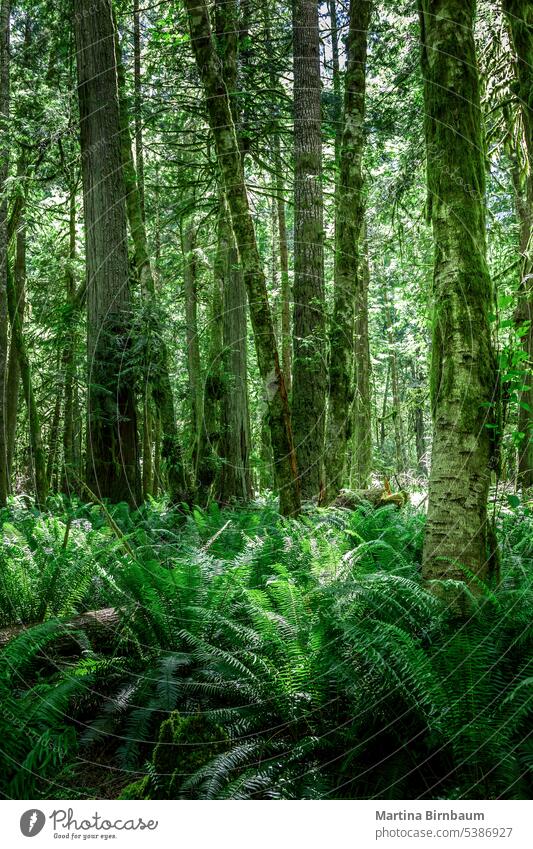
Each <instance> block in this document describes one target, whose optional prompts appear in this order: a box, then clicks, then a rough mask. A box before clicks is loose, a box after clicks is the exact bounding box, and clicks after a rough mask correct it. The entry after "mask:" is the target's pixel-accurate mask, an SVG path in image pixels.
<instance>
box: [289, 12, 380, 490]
mask: <svg viewBox="0 0 533 849" xmlns="http://www.w3.org/2000/svg"><path fill="white" fill-rule="evenodd" d="M370 10H371V4H370V2H366V0H365V2H356V0H352V1H351V3H350V28H349V32H348V42H347V50H348V57H347V64H346V81H345V86H346V88H345V94H344V129H343V133H342V140H341V149H340V178H339V185H338V189H337V204H338V208H337V215H336V262H335V287H334V304H333V317H332V321H331V328H330V367H329V412H328V427H327V438H326V444H327V450H326V458H327V460H326V477H327V483H326V492H325V497H324V499H323V501H324V502H325V503H329V502H331V501H332V500H333V499H334V498H335V497H336V495H337V494H338V492H339V490H340V488H341V487H342V485H343V477H344V470H345V464H346V454H347V446H348V441H349V438H350V434H351V417H352V409H351V407H352V397H353V389H352V380H353V355H354V322H355V318H356V312H355V311H356V307H357V316H358V319H359V313H360V311H361V310H362V311H363V313H364V305H365V298H366V295H365V288H366V287H365V281H364V276H362V275H361V267H360V258H359V257H360V250H359V242H360V236H361V233H362V230H363V222H364V203H363V172H362V157H363V150H364V116H365V87H366V86H365V77H366V53H367V37H368V25H369V21H370ZM295 297H296V293H295ZM360 319H361V322H360V324H359V330H360V331H362V336H361V340H360V341H361V345H362V346H364V345H365V341H364V336H365V330H364V324H365V319H364V314H363V315H361V316H360ZM366 336H367V342H366V345H368V331H366ZM361 352H363V347H361ZM367 367H368V362H367V364H362V370H361V375H362V386H363V387H364V392H365V393H367V389H366V385H365V381H366V384H367V383H368V374H366V372H367ZM361 398H362V399H363V396H361ZM366 399H368V394H366V395H365V399H364V404H365V409H366V410H367V409H368V407H369V403H368V404H367V403H366ZM360 435H361V434H360ZM359 450H360V448H359V445H358V444H357V443H355V444H354V451H356V452H358V451H359ZM365 450H366V452H367V456H368V445H366V446H363V452H364V451H365ZM356 462H358V461H356ZM365 463H366V460H365V461H364V462H363V466H364V465H365Z"/></svg>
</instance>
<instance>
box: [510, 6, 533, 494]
mask: <svg viewBox="0 0 533 849" xmlns="http://www.w3.org/2000/svg"><path fill="white" fill-rule="evenodd" d="M503 8H504V12H505V14H506V17H507V21H508V24H509V30H510V33H511V42H512V47H513V51H514V57H515V76H516V88H517V95H518V99H519V103H520V112H521V117H522V125H523V129H524V137H525V142H526V154H527V178H526V190H525V193H524V197H523V198H522V199H521V201H520V197H519V195H518V197H517V200H518V201H519V202H518V204H517V206H518V214H519V220H520V230H521V234H520V253H521V256H522V262H521V269H520V276H521V282H520V288H519V296H518V306H517V309H516V312H515V322H516V325H517V329H519V330H520V331H521V332H523V331H524V329H526V332H523V335H522V345H523V350H524V353H525V360H524V366H525V368H526V369H527V371H526V374H525V375H524V381H523V382H524V385H525V386H528V387H529V388H528V389H525V390H524V391H523V392H522V393H521V398H520V411H519V416H518V429H519V432H520V433H523V434H524V436H523V437H522V442H521V444H520V446H519V449H518V480H519V485H520V486H522V487H524V488H526V489H527V488H530V487H533V7H532V5H531V2H529V0H503Z"/></svg>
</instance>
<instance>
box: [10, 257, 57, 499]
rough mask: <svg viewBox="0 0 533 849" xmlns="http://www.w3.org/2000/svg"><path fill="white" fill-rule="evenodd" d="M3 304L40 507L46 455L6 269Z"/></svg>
mask: <svg viewBox="0 0 533 849" xmlns="http://www.w3.org/2000/svg"><path fill="white" fill-rule="evenodd" d="M7 303H8V310H9V320H10V324H11V344H12V345H14V346H15V350H16V354H17V360H18V364H19V368H20V377H21V380H22V391H23V393H24V400H25V402H26V407H27V410H28V428H29V432H30V452H31V461H32V473H33V480H34V490H35V500H36V502H37V505H38V506H39V507H41V508H42V507H44V505H45V502H46V496H47V494H48V479H47V476H46V458H45V453H44V449H43V444H42V438H41V421H40V416H39V411H38V408H37V403H36V401H35V395H34V393H33V385H32V376H31V366H30V360H29V357H28V349H27V347H26V341H25V339H24V336H23V333H22V317H21V315H20V313H19V311H18V305H17V292H16V286H15V281H14V279H13V277H12V275H11V273H10V270H9V267H8V269H7Z"/></svg>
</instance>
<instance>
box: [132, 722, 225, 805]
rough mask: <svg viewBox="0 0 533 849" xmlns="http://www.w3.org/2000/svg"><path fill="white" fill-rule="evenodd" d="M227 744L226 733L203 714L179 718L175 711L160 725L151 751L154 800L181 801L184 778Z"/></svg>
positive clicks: (207, 761)
mask: <svg viewBox="0 0 533 849" xmlns="http://www.w3.org/2000/svg"><path fill="white" fill-rule="evenodd" d="M228 742H229V737H228V734H227V733H226V731H225V730H224V729H223V728H222V727H221V726H219V725H216V724H214V723H212V722H210V721H209V720H208V719H206V718H205V716H204V715H203V714H194V715H192V716H187V717H182V716H181V715H180V714H179V713H178V712H177V711H175V712H174V713H171V714H170V716H169V718H168V719H167V720H165V722H163V724H162V725H161V728H160V731H159V740H158V743H157V746H156V748H155V750H154V754H153V759H152V763H153V767H154V773H155V775H156V776H157V778H154V780H153V781H152V784H151V786H150V787H151V792H154V793H155V792H156V793H157V796H156V797H157V798H168V799H174V798H180V796H181V795H182V794H181V787H182V785H183V783H184V782H185V781H186V780H187V778H188V777H189V776H191V775H193V774H194V773H195V772H197V771H198V770H200V769H201V768H202V767H204V766H205V765H206V764H208V763H209V761H211V760H212V759H213V758H214V757H216V756H217V755H219V754H220V753H221V752H223V751H224V749H225V748H226V747H227V744H228ZM154 782H155V783H156V784H157V791H155V789H154V786H153V785H154ZM144 798H148V797H146V796H145V797H144Z"/></svg>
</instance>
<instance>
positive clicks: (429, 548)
mask: <svg viewBox="0 0 533 849" xmlns="http://www.w3.org/2000/svg"><path fill="white" fill-rule="evenodd" d="M475 5H476V4H475V0H461V2H460V3H459V2H457V0H422V2H421V16H420V17H421V30H422V76H423V79H424V101H425V115H426V121H425V124H426V127H425V129H426V146H427V172H428V211H429V214H430V216H431V221H432V224H433V234H434V240H435V261H434V278H433V344H432V358H431V378H430V384H431V403H432V414H433V422H434V438H433V454H432V463H431V475H430V482H429V504H428V517H427V525H426V535H425V542H424V552H423V565H422V573H423V577H424V578H425V580H427V581H433V580H440V579H447V578H450V579H454V580H466V581H469V582H470V584H471V587H472V589H473V590H474V591H475V590H476V588H478V584H477V583H476V581H475V580H472V581H470V576H472V575H474V576H477V577H478V578H481V579H486V578H487V577H488V576H489V575H490V564H491V563H492V562H494V561H493V559H492V558H491V557H490V555H491V552H490V551H489V537H490V536H491V534H490V533H489V521H488V515H487V496H488V489H489V482H490V472H491V468H493V467H494V466H495V465H496V464H497V445H496V441H497V438H498V437H497V432H496V427H497V403H498V399H497V374H496V360H495V354H494V350H493V346H492V340H491V330H490V323H489V314H490V312H491V311H492V310H493V309H494V305H493V291H492V286H491V280H490V276H489V272H488V267H487V261H486V243H485V212H484V192H485V162H484V155H483V149H484V148H483V135H482V127H481V109H480V95H479V77H478V70H477V60H476V51H475V44H474V36H473V26H474V17H475ZM487 425H488V427H487ZM454 592H455V591H454Z"/></svg>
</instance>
